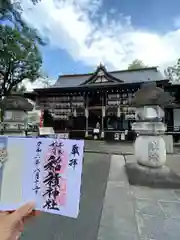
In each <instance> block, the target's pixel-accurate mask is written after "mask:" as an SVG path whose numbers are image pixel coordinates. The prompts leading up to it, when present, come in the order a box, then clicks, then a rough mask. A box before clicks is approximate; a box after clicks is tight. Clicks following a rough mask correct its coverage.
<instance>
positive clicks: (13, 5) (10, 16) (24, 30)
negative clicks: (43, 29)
mask: <svg viewBox="0 0 180 240" xmlns="http://www.w3.org/2000/svg"><path fill="white" fill-rule="evenodd" d="M31 1H32V2H33V3H34V4H36V3H37V2H39V1H40V0H31ZM22 10H23V9H22V8H21V4H20V0H13V1H12V0H0V24H1V23H3V25H5V24H7V23H8V25H9V23H10V25H11V26H13V27H15V28H16V29H17V30H18V31H21V34H23V35H24V36H26V37H28V38H31V39H32V40H34V41H36V42H37V43H38V44H41V45H44V44H45V42H44V41H43V40H42V39H41V38H40V37H39V35H38V33H37V31H36V30H35V29H32V28H30V27H29V26H28V25H27V24H26V22H25V21H24V20H23V19H22V15H21V13H22Z"/></svg>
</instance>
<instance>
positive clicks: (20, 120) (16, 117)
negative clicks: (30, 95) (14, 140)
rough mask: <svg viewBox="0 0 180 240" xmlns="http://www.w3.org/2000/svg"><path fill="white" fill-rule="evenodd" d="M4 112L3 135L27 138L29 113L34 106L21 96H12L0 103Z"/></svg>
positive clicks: (2, 121)
mask: <svg viewBox="0 0 180 240" xmlns="http://www.w3.org/2000/svg"><path fill="white" fill-rule="evenodd" d="M0 108H1V111H2V113H3V114H2V115H3V117H2V120H1V133H2V134H4V135H9V136H11V135H14V136H19V135H20V136H25V130H26V121H27V112H28V111H32V109H33V105H32V104H31V103H29V101H28V100H27V99H26V98H24V97H22V96H21V95H17V94H16V95H15V94H13V95H10V96H8V97H5V98H4V99H3V100H1V102H0Z"/></svg>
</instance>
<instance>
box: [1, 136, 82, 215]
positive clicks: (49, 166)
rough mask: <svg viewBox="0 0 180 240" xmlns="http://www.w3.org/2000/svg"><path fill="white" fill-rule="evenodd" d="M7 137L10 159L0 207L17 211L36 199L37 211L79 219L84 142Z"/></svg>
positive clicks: (4, 172) (6, 166) (5, 173)
mask: <svg viewBox="0 0 180 240" xmlns="http://www.w3.org/2000/svg"><path fill="white" fill-rule="evenodd" d="M6 140H7V141H5V142H7V144H6V148H7V156H8V159H7V161H5V162H4V163H3V169H2V171H3V172H2V182H1V191H0V210H14V209H16V208H17V207H19V206H21V205H22V204H24V203H26V202H28V201H35V203H36V209H37V210H41V211H45V212H50V213H55V214H60V215H64V216H69V217H73V218H77V216H78V213H79V202H80V187H81V173H82V160H83V150H84V141H82V140H69V139H50V138H15V137H9V138H6ZM50 159H51V160H50ZM0 171H1V170H0ZM47 176H49V177H47ZM47 180H48V181H47ZM48 190H49V194H47V192H48Z"/></svg>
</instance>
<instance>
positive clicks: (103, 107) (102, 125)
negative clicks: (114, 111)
mask: <svg viewBox="0 0 180 240" xmlns="http://www.w3.org/2000/svg"><path fill="white" fill-rule="evenodd" d="M105 116H106V107H105V106H102V118H101V138H104V117H105Z"/></svg>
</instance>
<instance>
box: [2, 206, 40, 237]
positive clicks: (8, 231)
mask: <svg viewBox="0 0 180 240" xmlns="http://www.w3.org/2000/svg"><path fill="white" fill-rule="evenodd" d="M34 207H35V205H34V203H27V204H25V205H24V206H22V207H20V208H19V209H17V210H16V211H14V212H11V213H10V212H0V240H17V239H19V237H20V235H21V233H22V231H23V230H24V222H25V221H26V220H27V218H29V217H32V216H34V215H36V211H33V209H34Z"/></svg>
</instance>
